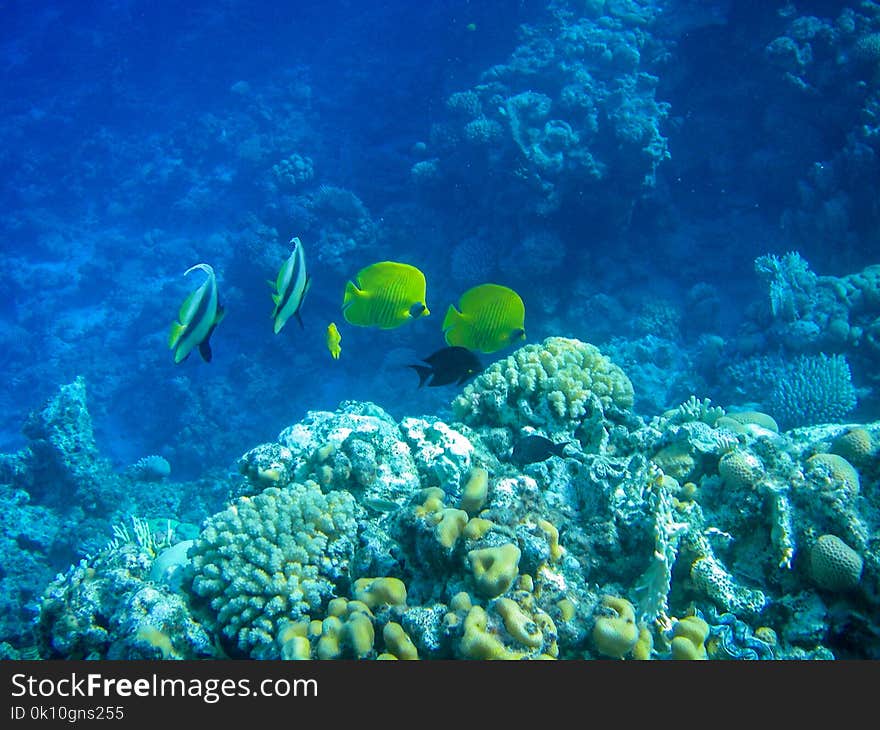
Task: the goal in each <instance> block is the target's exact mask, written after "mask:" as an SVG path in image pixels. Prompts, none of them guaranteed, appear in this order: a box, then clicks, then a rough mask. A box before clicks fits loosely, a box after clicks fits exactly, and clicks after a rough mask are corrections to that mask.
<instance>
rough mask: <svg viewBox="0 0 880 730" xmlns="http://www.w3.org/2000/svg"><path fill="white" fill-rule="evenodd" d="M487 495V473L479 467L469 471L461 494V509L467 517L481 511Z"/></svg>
mask: <svg viewBox="0 0 880 730" xmlns="http://www.w3.org/2000/svg"><path fill="white" fill-rule="evenodd" d="M488 493H489V472H488V471H486V470H485V469H483V468H482V467H480V466H475V467H474V468H473V469H471V473H470V476H469V478H468V481H467V484H465V485H464V489H463V490H462V492H461V504H460V505H459V506H460V507H461V509H463V510H464V511H465V512H467V513H468V514H469V515H474V514H476V513H477V512H479V511H480V509H482V507H483V505H484V504H485V503H486V495H487V494H488Z"/></svg>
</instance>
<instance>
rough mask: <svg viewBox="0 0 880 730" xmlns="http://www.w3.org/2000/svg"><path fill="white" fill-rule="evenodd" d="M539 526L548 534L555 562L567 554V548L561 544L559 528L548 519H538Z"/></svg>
mask: <svg viewBox="0 0 880 730" xmlns="http://www.w3.org/2000/svg"><path fill="white" fill-rule="evenodd" d="M538 528H539V529H540V530H541V532H543V533H544V534H545V535H546V536H547V544H548V545H549V547H550V560H551V561H552V562H554V563H555V562H556V561H557V560H559V559H560V558H561V557H562V556H563V555H565V549H564V548H563V547H562V546H561V545H560V544H559V529H558V528H557V527H556V525H553V524H551V523H550V522H548V521H547V520H538Z"/></svg>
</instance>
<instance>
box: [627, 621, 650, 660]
mask: <svg viewBox="0 0 880 730" xmlns="http://www.w3.org/2000/svg"><path fill="white" fill-rule="evenodd" d="M653 653H654V634H652V633H651V629H649V628H648V627H647V626H642V627H641V628H640V629H639V638H638V640H637V641H636V645H635V646H634V647H633V650H632V658H633V659H635V660H637V661H647V660H649V659H650V658H651V656H652V655H653Z"/></svg>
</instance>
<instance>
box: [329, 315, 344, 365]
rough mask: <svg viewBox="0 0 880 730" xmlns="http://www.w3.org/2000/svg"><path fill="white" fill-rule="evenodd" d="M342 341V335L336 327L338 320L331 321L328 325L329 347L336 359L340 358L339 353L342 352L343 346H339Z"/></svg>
mask: <svg viewBox="0 0 880 730" xmlns="http://www.w3.org/2000/svg"><path fill="white" fill-rule="evenodd" d="M340 342H342V335H340V334H339V330H338V329H336V322H331V323H330V324H329V325H327V349H328V350H330V354H331V355H332V356H333V359H334V360H338V359H339V353H340V352H342V348H341V347H340V346H339V343H340Z"/></svg>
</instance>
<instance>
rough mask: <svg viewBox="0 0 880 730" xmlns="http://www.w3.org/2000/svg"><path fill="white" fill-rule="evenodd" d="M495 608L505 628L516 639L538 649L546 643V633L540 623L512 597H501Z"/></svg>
mask: <svg viewBox="0 0 880 730" xmlns="http://www.w3.org/2000/svg"><path fill="white" fill-rule="evenodd" d="M495 609H496V610H497V611H498V613H500V614H501V618H502V620H503V621H504V628H506V629H507V633H508V634H510V635H511V636H512V637H513V638H514V639H515V640H516V641H518V642H519V643H520V644H524V645H525V646H528V647H531V648H533V649H537V648H538V647H540V646H541V644H543V643H544V635H543V634H542V633H541V629H540V628H538V625H537V624H536V623H535V622H534V621H533V620H532V619H531V617H530V616H528V615H527V614H526V613H524V612H523V610H522V609H521V608H520V607H519V605H518V604H517V603H516V601H513V600H511V599H510V598H499V599H498V600H497V601H495Z"/></svg>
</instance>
